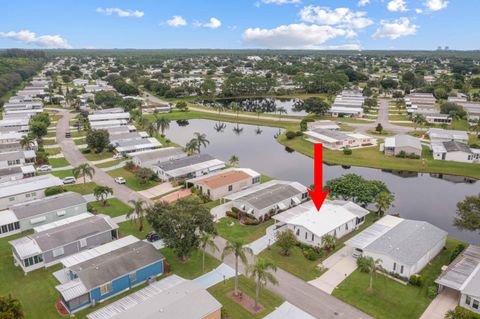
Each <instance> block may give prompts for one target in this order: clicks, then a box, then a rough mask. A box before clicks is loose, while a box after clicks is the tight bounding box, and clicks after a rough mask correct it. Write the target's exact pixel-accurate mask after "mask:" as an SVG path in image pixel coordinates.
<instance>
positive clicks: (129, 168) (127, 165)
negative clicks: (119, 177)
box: [123, 161, 136, 172]
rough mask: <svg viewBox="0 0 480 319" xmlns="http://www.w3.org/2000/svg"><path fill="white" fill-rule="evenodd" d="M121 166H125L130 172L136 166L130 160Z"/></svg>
mask: <svg viewBox="0 0 480 319" xmlns="http://www.w3.org/2000/svg"><path fill="white" fill-rule="evenodd" d="M123 168H125V169H126V170H127V171H129V172H131V171H133V170H134V169H135V168H136V166H135V164H134V163H133V162H132V161H128V162H126V163H125V165H124V166H123Z"/></svg>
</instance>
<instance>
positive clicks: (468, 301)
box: [465, 296, 472, 306]
mask: <svg viewBox="0 0 480 319" xmlns="http://www.w3.org/2000/svg"><path fill="white" fill-rule="evenodd" d="M471 302H472V298H470V296H467V297H466V298H465V303H466V304H467V305H469V306H470V303H471Z"/></svg>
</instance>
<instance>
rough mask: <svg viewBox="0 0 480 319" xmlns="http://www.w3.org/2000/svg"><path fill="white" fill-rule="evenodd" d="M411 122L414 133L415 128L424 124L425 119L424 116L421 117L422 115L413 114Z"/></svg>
mask: <svg viewBox="0 0 480 319" xmlns="http://www.w3.org/2000/svg"><path fill="white" fill-rule="evenodd" d="M412 121H413V124H414V129H415V131H416V130H417V126H418V125H422V124H423V123H425V122H426V119H425V116H423V114H415V115H414V116H413V118H412Z"/></svg>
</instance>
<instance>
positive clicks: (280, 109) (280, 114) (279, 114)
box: [275, 106, 287, 121]
mask: <svg viewBox="0 0 480 319" xmlns="http://www.w3.org/2000/svg"><path fill="white" fill-rule="evenodd" d="M275 110H276V111H277V112H278V120H279V121H281V120H282V114H287V110H286V109H285V108H284V107H283V106H280V107H277V108H276V109H275Z"/></svg>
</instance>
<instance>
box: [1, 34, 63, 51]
mask: <svg viewBox="0 0 480 319" xmlns="http://www.w3.org/2000/svg"><path fill="white" fill-rule="evenodd" d="M0 37H3V38H9V39H13V40H16V41H19V42H23V43H26V44H33V45H36V46H39V47H43V48H50V49H53V48H61V49H69V48H71V47H72V46H71V45H70V44H68V41H67V40H65V39H63V38H62V37H61V36H59V35H40V36H37V35H36V34H35V32H32V31H29V30H21V31H10V32H0Z"/></svg>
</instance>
